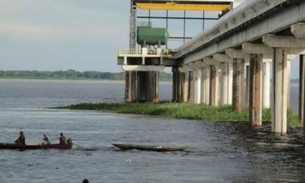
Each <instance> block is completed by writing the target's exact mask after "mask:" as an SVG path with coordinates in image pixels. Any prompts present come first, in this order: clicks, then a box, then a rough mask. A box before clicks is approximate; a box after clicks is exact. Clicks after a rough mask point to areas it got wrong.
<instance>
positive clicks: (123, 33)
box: [0, 0, 244, 72]
mask: <svg viewBox="0 0 305 183" xmlns="http://www.w3.org/2000/svg"><path fill="white" fill-rule="evenodd" d="M243 1H244V0H235V6H237V5H238V4H240V3H242V2H243ZM129 6H130V5H129V0H116V1H115V3H113V2H112V3H109V1H106V0H89V1H84V0H0V70H38V71H56V70H68V69H73V70H77V71H81V72H83V71H92V70H94V71H101V72H121V71H122V69H121V67H120V66H119V65H117V52H118V50H119V49H128V47H129ZM178 13H179V12H178ZM180 13H181V12H180ZM139 14H140V15H141V11H139ZM206 16H209V14H208V13H207V14H206ZM211 16H212V15H211ZM153 24H154V22H153ZM156 24H157V25H158V22H156ZM172 24H177V23H175V22H172ZM211 24H212V22H207V23H205V25H204V26H205V28H208V26H210V25H211ZM177 25H178V24H177ZM196 25H197V23H194V22H188V24H187V28H188V33H189V34H190V35H189V36H193V35H195V34H197V33H199V30H200V29H195V28H194V27H195V26H196ZM169 26H170V25H169ZM198 26H199V25H198ZM200 26H201V27H202V25H200ZM172 27H174V28H173V29H172V30H169V33H170V34H171V35H175V34H179V31H180V34H181V29H182V27H181V26H180V27H179V26H178V27H177V28H175V26H172ZM192 29H193V30H192ZM180 44H182V43H176V45H177V47H178V46H180Z"/></svg>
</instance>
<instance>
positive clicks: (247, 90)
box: [245, 65, 250, 105]
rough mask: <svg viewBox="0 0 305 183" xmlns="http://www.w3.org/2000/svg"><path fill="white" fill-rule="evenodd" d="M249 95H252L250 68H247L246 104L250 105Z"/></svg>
mask: <svg viewBox="0 0 305 183" xmlns="http://www.w3.org/2000/svg"><path fill="white" fill-rule="evenodd" d="M249 94H250V66H249V65H247V66H246V91H245V95H246V96H245V104H246V105H249Z"/></svg>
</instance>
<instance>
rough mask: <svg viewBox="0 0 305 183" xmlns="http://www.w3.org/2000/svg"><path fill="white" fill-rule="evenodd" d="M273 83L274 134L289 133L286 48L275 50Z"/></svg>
mask: <svg viewBox="0 0 305 183" xmlns="http://www.w3.org/2000/svg"><path fill="white" fill-rule="evenodd" d="M272 75H273V82H272V85H273V87H272V95H271V96H272V103H271V109H272V115H271V116H272V120H271V121H272V132H276V133H281V134H286V132H287V90H288V88H287V86H288V83H287V82H288V80H287V77H288V72H287V52H286V50H285V48H274V59H273V73H272Z"/></svg>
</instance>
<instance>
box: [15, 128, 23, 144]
mask: <svg viewBox="0 0 305 183" xmlns="http://www.w3.org/2000/svg"><path fill="white" fill-rule="evenodd" d="M15 143H16V144H22V145H25V136H24V133H23V131H20V132H19V137H18V139H17V140H15Z"/></svg>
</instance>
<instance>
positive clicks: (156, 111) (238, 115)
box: [59, 103, 300, 126]
mask: <svg viewBox="0 0 305 183" xmlns="http://www.w3.org/2000/svg"><path fill="white" fill-rule="evenodd" d="M59 108H64V109H74V110H103V111H113V112H117V113H127V114H128V113H129V114H144V115H159V116H164V117H170V118H175V119H194V120H207V121H248V113H249V112H248V108H245V109H243V111H242V112H236V111H233V110H232V107H231V106H220V107H212V106H207V105H204V104H200V105H198V104H189V103H161V104H154V103H97V104H91V103H81V104H75V105H71V106H64V107H59ZM262 116H263V121H264V122H270V121H271V115H270V109H264V110H263V113H262ZM288 121H289V123H290V125H291V126H299V125H300V122H299V119H298V117H297V115H296V114H295V113H294V111H293V110H288Z"/></svg>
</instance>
